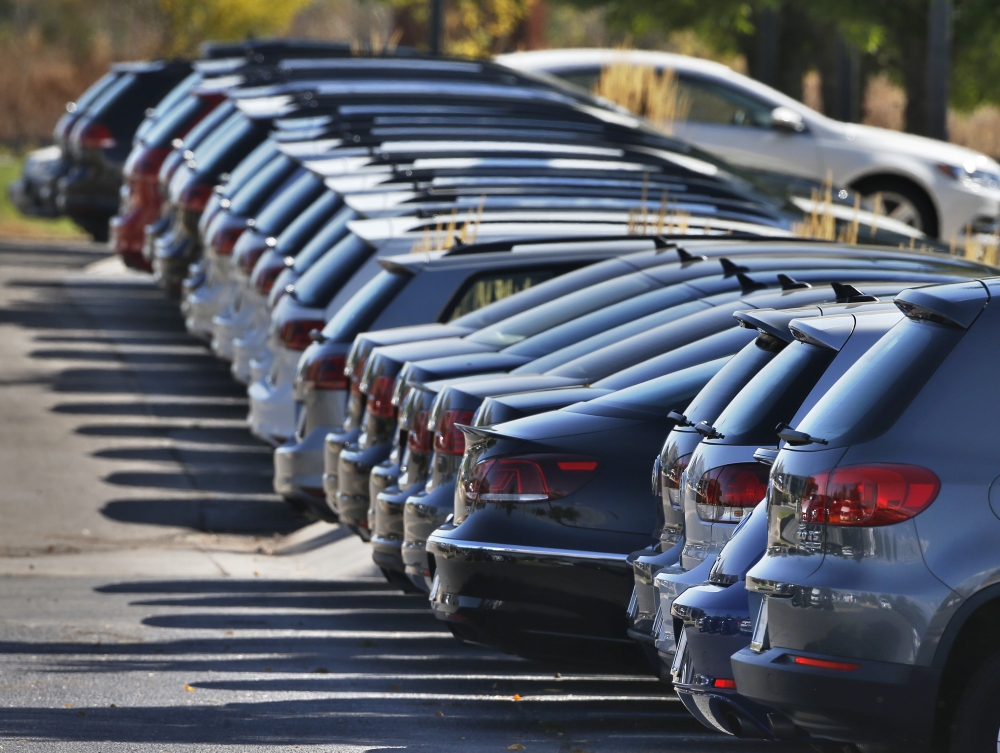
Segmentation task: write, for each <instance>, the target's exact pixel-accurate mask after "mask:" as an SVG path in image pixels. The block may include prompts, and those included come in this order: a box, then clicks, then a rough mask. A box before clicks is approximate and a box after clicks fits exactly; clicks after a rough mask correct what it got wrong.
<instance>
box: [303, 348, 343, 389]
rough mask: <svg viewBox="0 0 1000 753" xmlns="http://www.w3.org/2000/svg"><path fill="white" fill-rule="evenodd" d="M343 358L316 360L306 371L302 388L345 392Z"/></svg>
mask: <svg viewBox="0 0 1000 753" xmlns="http://www.w3.org/2000/svg"><path fill="white" fill-rule="evenodd" d="M346 360H347V359H346V358H345V357H344V356H325V357H323V358H317V359H316V360H315V361H313V362H312V363H311V364H309V368H308V369H307V370H306V378H305V379H304V380H303V381H304V386H305V388H306V389H307V390H346V389H347V377H346V376H345V375H344V362H345V361H346Z"/></svg>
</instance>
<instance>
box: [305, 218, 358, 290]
mask: <svg viewBox="0 0 1000 753" xmlns="http://www.w3.org/2000/svg"><path fill="white" fill-rule="evenodd" d="M355 217H357V214H355V212H354V210H353V209H351V208H350V207H341V208H340V209H339V210H338V211H337V214H336V215H334V216H333V218H332V219H331V220H330V221H329V222H328V223H326V225H324V226H323V229H322V230H320V231H319V232H318V233H316V237H315V238H313V239H312V240H311V241H309V243H308V244H306V246H305V248H303V249H302V251H300V252H299V254H298V255H297V256H296V257H295V265H294V266H293V267H292V269H294V270H295V272H296V274H300V275H301V274H304V273H305V272H306V270H308V269H309V268H310V267H311V266H312V265H313V264H315V263H316V262H317V260H319V258H320V257H322V256H323V254H325V253H326V252H327V251H329V250H330V247H331V246H332V245H333V244H334V243H336V242H337V241H339V240H341V239H342V238H343V237H344V234H345V233H346V232H347V223H348V222H350V221H351V220H353V219H354V218H355Z"/></svg>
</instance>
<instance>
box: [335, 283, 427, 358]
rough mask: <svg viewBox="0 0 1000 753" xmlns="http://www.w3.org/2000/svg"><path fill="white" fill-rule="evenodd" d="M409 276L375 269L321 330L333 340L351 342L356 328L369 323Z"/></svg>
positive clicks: (366, 326)
mask: <svg viewBox="0 0 1000 753" xmlns="http://www.w3.org/2000/svg"><path fill="white" fill-rule="evenodd" d="M411 279H413V278H412V277H410V275H408V274H401V273H397V272H387V271H384V272H379V273H378V274H377V275H375V277H373V278H372V279H371V280H370V281H369V282H368V283H367V284H366V285H365V286H364V287H363V288H361V290H359V291H358V292H357V293H355V294H354V295H353V296H352V297H351V300H349V301H348V302H347V303H345V304H344V305H343V306H342V307H341V309H340V311H338V312H337V313H336V314H335V315H334V317H333V319H331V320H330V321H329V322H327V324H326V326H325V327H323V334H324V335H326V336H327V337H328V338H330V339H331V340H333V341H335V342H343V343H349V342H351V341H352V340H354V338H355V337H356V336H357V334H358V333H359V332H364V331H365V330H366V329H368V328H369V327H371V325H372V324H373V323H374V322H375V319H376V318H377V317H378V315H379V314H380V313H381V312H382V309H384V308H385V307H386V306H387V305H389V302H390V301H392V299H393V298H395V297H396V294H397V293H398V292H399V291H400V290H402V289H403V288H404V287H406V283H408V282H409V281H410V280H411Z"/></svg>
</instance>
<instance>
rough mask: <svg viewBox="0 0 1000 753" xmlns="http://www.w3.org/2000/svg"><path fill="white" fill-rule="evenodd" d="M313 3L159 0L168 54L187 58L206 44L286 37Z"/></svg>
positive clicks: (302, 0) (297, 0)
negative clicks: (289, 28)
mask: <svg viewBox="0 0 1000 753" xmlns="http://www.w3.org/2000/svg"><path fill="white" fill-rule="evenodd" d="M310 2H311V0H158V3H159V7H160V11H161V12H162V13H163V16H164V45H163V46H164V52H165V53H166V54H168V55H185V54H192V53H195V52H196V51H197V47H198V45H199V44H200V43H201V42H204V41H206V40H232V39H244V38H246V37H251V36H267V35H278V34H281V33H283V32H284V31H285V30H286V29H287V28H288V25H289V24H290V23H291V22H292V19H293V18H295V15H296V14H297V13H298V12H299V11H301V10H302V9H303V8H305V7H306V6H307V5H309V4H310Z"/></svg>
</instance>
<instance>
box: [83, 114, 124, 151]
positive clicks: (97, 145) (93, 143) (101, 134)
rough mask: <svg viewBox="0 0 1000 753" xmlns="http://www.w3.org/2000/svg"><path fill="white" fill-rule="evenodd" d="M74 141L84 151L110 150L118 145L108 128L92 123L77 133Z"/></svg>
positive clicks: (101, 124)
mask: <svg viewBox="0 0 1000 753" xmlns="http://www.w3.org/2000/svg"><path fill="white" fill-rule="evenodd" d="M76 140H77V143H79V144H80V146H82V147H83V148H84V149H111V148H112V147H114V146H116V145H117V144H118V142H117V141H116V140H115V137H114V136H113V135H112V133H111V129H110V128H108V127H107V126H106V125H104V124H103V123H95V122H93V121H91V122H90V123H87V124H86V125H85V126H84V127H83V128H81V129H80V130H79V131H78V132H77V134H76Z"/></svg>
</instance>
